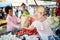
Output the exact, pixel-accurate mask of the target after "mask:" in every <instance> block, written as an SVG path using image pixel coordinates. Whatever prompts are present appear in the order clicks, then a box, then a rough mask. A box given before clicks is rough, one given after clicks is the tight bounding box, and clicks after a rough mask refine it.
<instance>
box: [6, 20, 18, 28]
mask: <svg viewBox="0 0 60 40" xmlns="http://www.w3.org/2000/svg"><path fill="white" fill-rule="evenodd" d="M7 24H10V25H11V26H13V27H15V28H19V26H18V25H16V24H14V23H13V22H12V21H11V20H10V19H7Z"/></svg>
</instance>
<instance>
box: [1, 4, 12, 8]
mask: <svg viewBox="0 0 60 40" xmlns="http://www.w3.org/2000/svg"><path fill="white" fill-rule="evenodd" d="M11 5H12V4H11V3H5V4H2V3H0V7H5V6H11Z"/></svg>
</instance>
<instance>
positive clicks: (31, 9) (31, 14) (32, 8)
mask: <svg viewBox="0 0 60 40" xmlns="http://www.w3.org/2000/svg"><path fill="white" fill-rule="evenodd" d="M29 12H30V16H34V12H35V9H34V7H33V6H31V7H30V10H29Z"/></svg>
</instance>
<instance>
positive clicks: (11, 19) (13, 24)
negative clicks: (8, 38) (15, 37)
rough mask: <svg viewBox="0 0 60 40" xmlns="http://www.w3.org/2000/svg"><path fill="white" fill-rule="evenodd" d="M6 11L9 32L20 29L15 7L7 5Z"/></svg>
mask: <svg viewBox="0 0 60 40" xmlns="http://www.w3.org/2000/svg"><path fill="white" fill-rule="evenodd" d="M5 12H6V13H7V14H8V16H7V18H6V21H7V32H11V31H14V30H16V29H19V26H18V25H17V22H18V19H17V17H16V16H13V9H12V7H10V6H7V7H5Z"/></svg>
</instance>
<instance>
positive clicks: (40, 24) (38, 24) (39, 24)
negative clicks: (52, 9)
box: [32, 21, 44, 30]
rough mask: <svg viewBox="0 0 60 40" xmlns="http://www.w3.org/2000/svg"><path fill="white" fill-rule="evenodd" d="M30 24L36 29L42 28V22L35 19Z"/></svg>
mask: <svg viewBox="0 0 60 40" xmlns="http://www.w3.org/2000/svg"><path fill="white" fill-rule="evenodd" d="M32 25H33V26H34V27H36V28H37V29H38V30H44V27H43V25H42V23H39V22H37V21H36V22H33V23H32Z"/></svg>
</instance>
